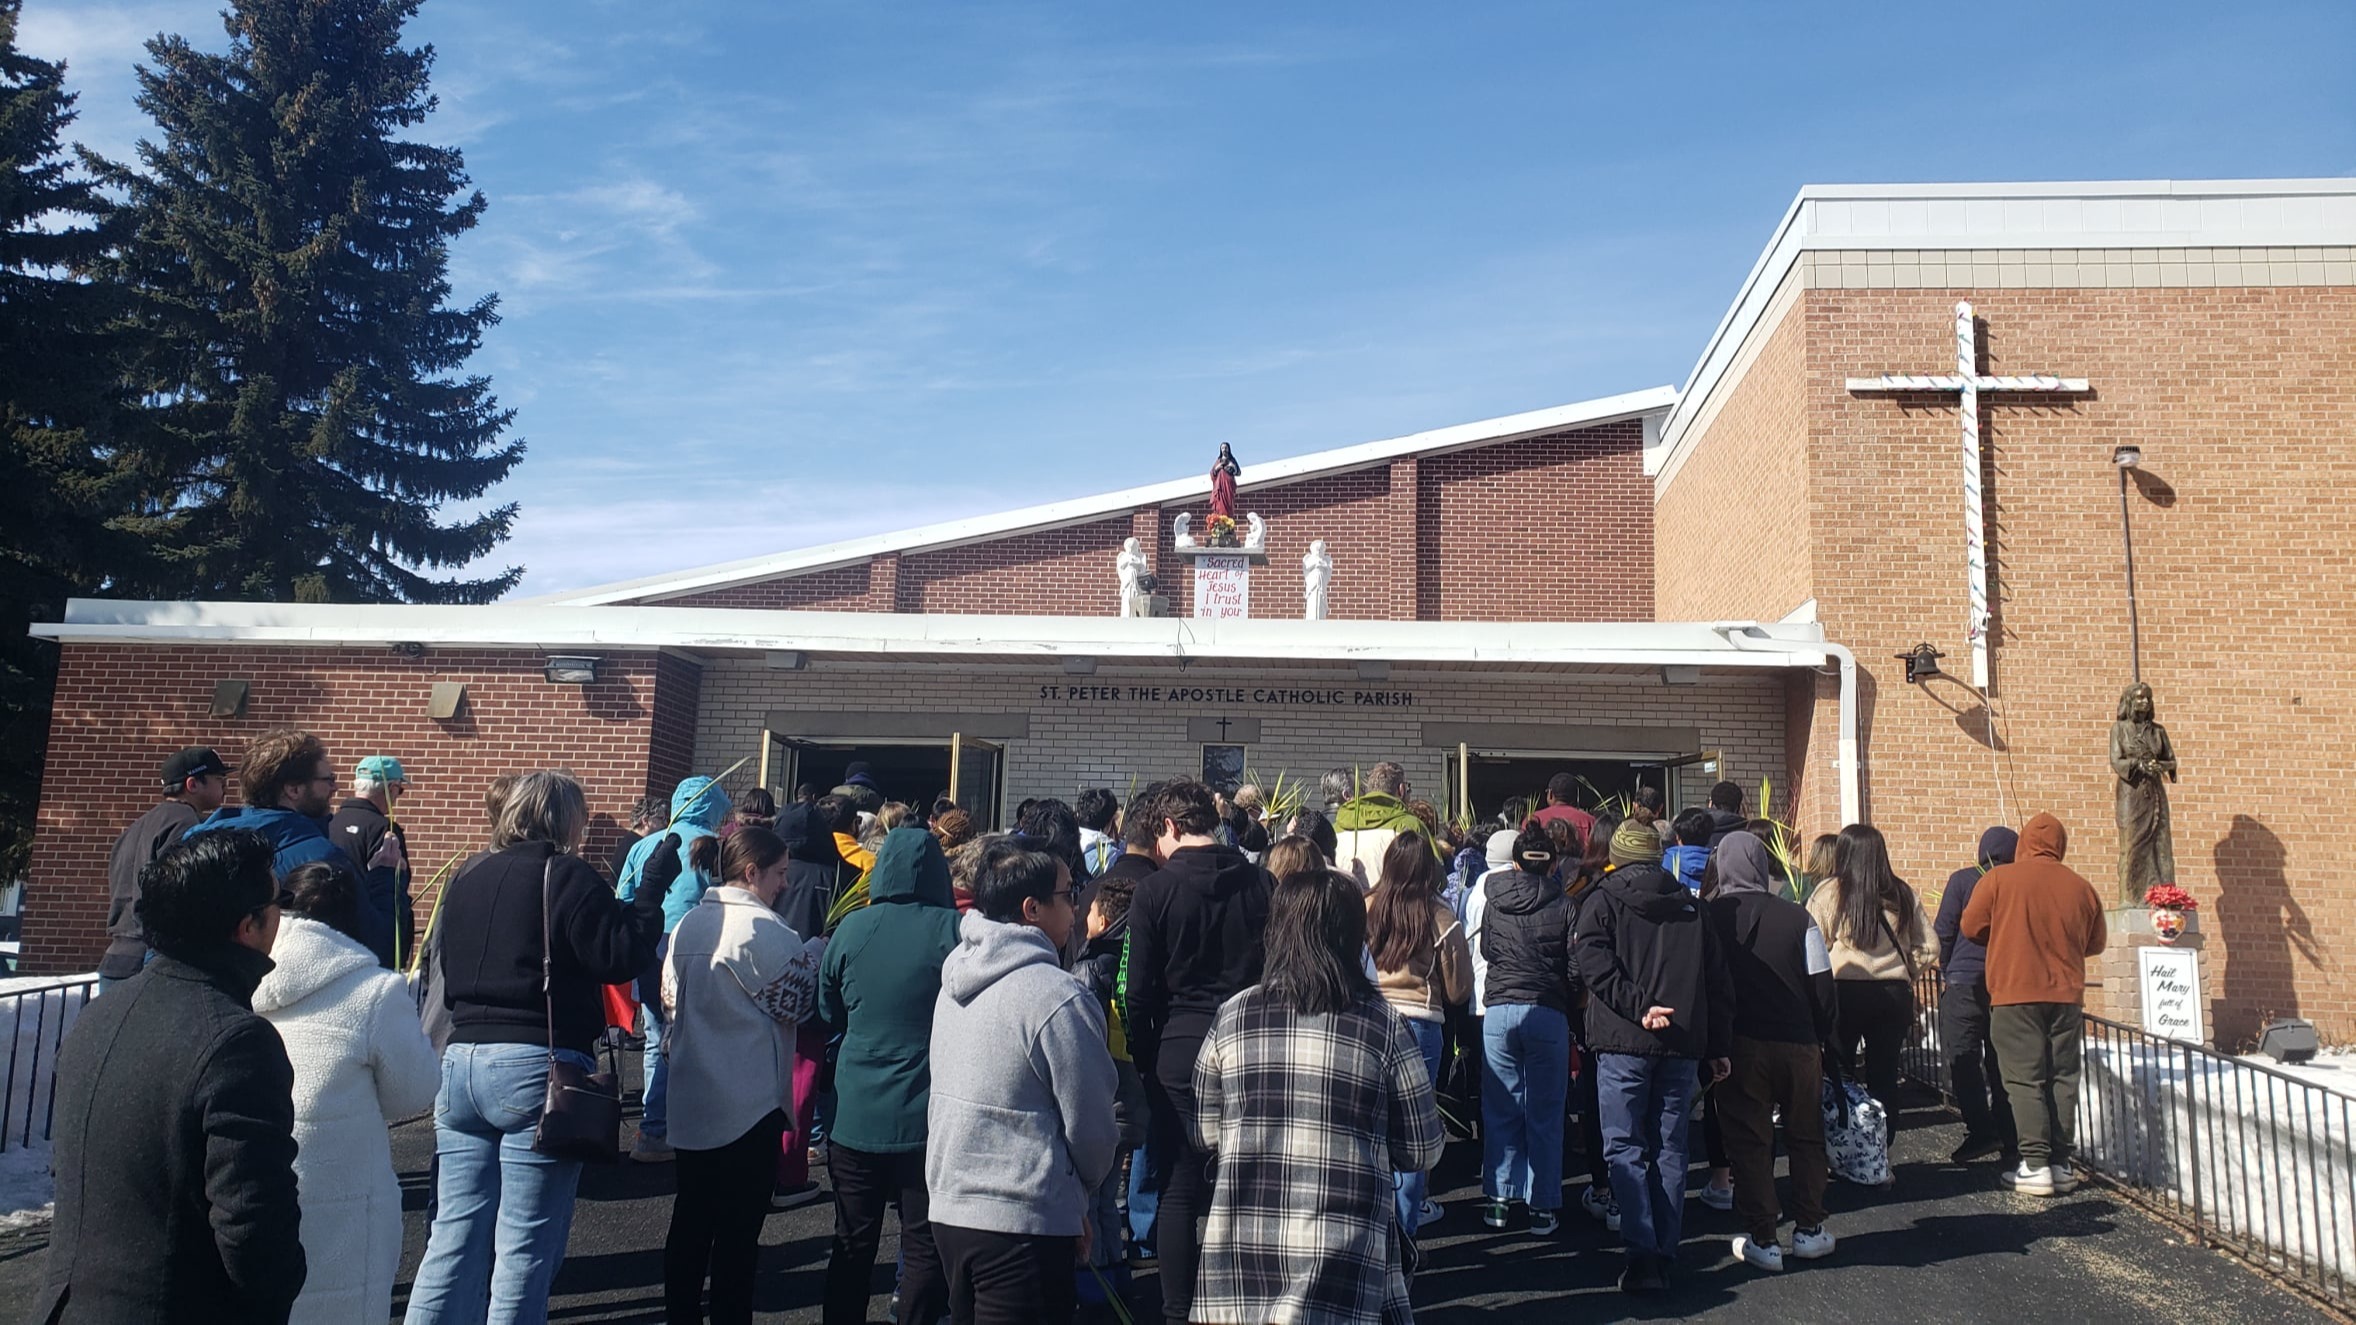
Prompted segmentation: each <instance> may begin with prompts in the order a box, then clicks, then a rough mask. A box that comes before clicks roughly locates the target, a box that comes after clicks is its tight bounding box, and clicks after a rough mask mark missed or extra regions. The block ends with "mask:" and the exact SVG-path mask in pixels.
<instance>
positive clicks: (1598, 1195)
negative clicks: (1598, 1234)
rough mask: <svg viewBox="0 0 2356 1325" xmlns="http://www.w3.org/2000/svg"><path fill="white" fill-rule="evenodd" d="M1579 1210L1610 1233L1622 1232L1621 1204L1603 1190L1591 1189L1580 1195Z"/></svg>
mask: <svg viewBox="0 0 2356 1325" xmlns="http://www.w3.org/2000/svg"><path fill="white" fill-rule="evenodd" d="M1579 1208H1580V1209H1582V1210H1584V1211H1586V1212H1587V1214H1588V1216H1589V1217H1590V1218H1593V1219H1594V1220H1596V1221H1597V1222H1599V1223H1601V1224H1602V1225H1603V1226H1604V1228H1605V1229H1606V1230H1608V1231H1610V1232H1613V1233H1617V1232H1619V1231H1620V1203H1619V1202H1618V1201H1615V1200H1613V1199H1612V1198H1611V1196H1610V1195H1609V1194H1608V1193H1606V1192H1604V1191H1603V1190H1602V1189H1601V1188H1597V1187H1589V1188H1588V1189H1587V1190H1586V1191H1584V1192H1582V1193H1580V1195H1579Z"/></svg>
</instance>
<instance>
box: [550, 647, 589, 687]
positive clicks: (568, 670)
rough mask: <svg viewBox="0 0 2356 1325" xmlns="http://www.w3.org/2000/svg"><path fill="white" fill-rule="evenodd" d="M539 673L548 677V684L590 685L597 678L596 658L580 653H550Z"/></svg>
mask: <svg viewBox="0 0 2356 1325" xmlns="http://www.w3.org/2000/svg"><path fill="white" fill-rule="evenodd" d="M540 674H541V675H542V676H545V677H547V678H548V684H550V685H557V686H585V685H590V684H592V683H594V682H595V681H596V680H597V659H595V658H592V657H588V656H585V655H582V654H571V653H555V654H550V655H549V656H548V663H547V665H546V666H544V667H542V668H541V669H540Z"/></svg>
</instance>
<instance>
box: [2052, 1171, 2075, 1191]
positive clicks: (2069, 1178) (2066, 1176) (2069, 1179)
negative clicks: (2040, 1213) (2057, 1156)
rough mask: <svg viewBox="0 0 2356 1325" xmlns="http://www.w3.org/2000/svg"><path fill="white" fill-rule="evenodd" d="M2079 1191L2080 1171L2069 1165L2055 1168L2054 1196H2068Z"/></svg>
mask: <svg viewBox="0 0 2356 1325" xmlns="http://www.w3.org/2000/svg"><path fill="white" fill-rule="evenodd" d="M2076 1190H2078V1171H2077V1170H2076V1169H2074V1168H2071V1167H2070V1166H2069V1165H2067V1164H2056V1165H2054V1166H2053V1194H2054V1195H2056V1196H2067V1195H2069V1194H2070V1193H2071V1192H2074V1191H2076Z"/></svg>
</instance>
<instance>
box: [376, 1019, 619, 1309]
mask: <svg viewBox="0 0 2356 1325" xmlns="http://www.w3.org/2000/svg"><path fill="white" fill-rule="evenodd" d="M558 1052H559V1053H561V1054H563V1055H564V1057H565V1058H566V1060H567V1061H569V1062H574V1063H578V1064H579V1065H581V1066H582V1067H585V1068H593V1067H595V1066H596V1064H595V1062H594V1061H593V1060H591V1059H590V1057H589V1056H588V1055H587V1054H580V1053H574V1052H572V1051H571V1050H559V1051H558ZM547 1091H548V1051H547V1050H546V1049H543V1048H540V1047H539V1046H537V1045H530V1044H453V1045H451V1046H450V1047H449V1048H448V1049H447V1050H445V1051H444V1052H443V1054H442V1090H441V1094H440V1095H438V1096H436V1097H435V1099H434V1157H435V1159H436V1160H438V1161H439V1162H440V1164H441V1177H440V1185H439V1189H438V1193H437V1195H438V1198H439V1199H438V1201H437V1204H436V1208H435V1211H434V1220H433V1231H432V1233H431V1234H429V1235H428V1237H427V1239H426V1245H425V1260H424V1262H423V1263H422V1264H420V1265H419V1266H418V1267H417V1282H416V1284H415V1285H414V1286H413V1287H412V1288H411V1289H410V1291H409V1314H408V1316H407V1318H406V1319H407V1325H445V1323H446V1322H447V1323H450V1325H455V1323H457V1322H466V1323H467V1325H474V1323H475V1322H491V1323H493V1325H540V1323H541V1322H544V1321H546V1320H547V1319H548V1287H549V1284H550V1283H551V1282H552V1281H553V1280H554V1279H555V1278H556V1270H557V1267H558V1266H560V1265H562V1264H564V1252H565V1242H566V1240H567V1239H568V1238H569V1236H570V1235H571V1233H572V1227H573V1192H574V1190H575V1189H576V1188H577V1187H578V1186H579V1185H580V1181H581V1166H580V1165H579V1164H578V1163H575V1162H573V1161H570V1160H559V1159H550V1158H548V1157H547V1156H545V1155H539V1154H535V1153H533V1151H532V1129H533V1128H534V1127H535V1126H536V1125H537V1124H538V1123H539V1121H540V1109H541V1105H542V1104H543V1102H544V1101H545V1098H546V1095H547Z"/></svg>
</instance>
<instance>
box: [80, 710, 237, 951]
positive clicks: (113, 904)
mask: <svg viewBox="0 0 2356 1325" xmlns="http://www.w3.org/2000/svg"><path fill="white" fill-rule="evenodd" d="M160 777H161V780H162V783H163V787H162V790H163V796H164V798H163V799H162V800H161V801H159V802H157V803H156V806H155V808H154V809H151V810H149V811H148V812H147V813H145V814H143V815H140V816H139V817H138V818H137V819H136V820H134V821H133V822H132V824H131V826H130V827H129V828H126V829H124V830H123V835H122V836H121V837H118V838H116V839H115V846H114V853H113V854H112V855H110V856H109V857H108V858H107V862H106V882H107V904H106V934H107V945H106V956H104V957H103V958H100V959H99V962H98V990H99V992H100V993H105V992H106V991H107V990H109V989H111V988H113V987H114V986H116V985H118V984H120V983H122V982H123V981H125V980H128V979H130V978H131V977H132V976H134V975H137V974H139V969H140V968H141V967H142V966H145V965H146V964H147V935H146V933H145V931H143V930H142V929H141V928H140V925H139V872H140V871H141V870H143V869H146V868H147V866H148V863H149V862H150V861H153V860H154V859H155V858H156V857H157V856H160V855H162V854H163V851H164V848H165V847H168V846H170V845H172V844H173V843H174V842H177V841H179V840H180V835H181V834H182V833H185V832H187V831H188V828H189V826H190V825H191V824H194V823H195V822H196V821H197V820H199V819H202V818H204V817H205V816H206V815H208V814H211V813H212V812H213V811H215V810H217V809H219V808H221V802H222V801H223V800H224V799H226V798H227V796H228V794H229V766H228V765H227V764H225V763H223V762H221V756H219V755H217V754H214V753H213V751H212V749H211V748H210V747H208V746H202V745H192V746H190V747H188V748H187V749H185V750H182V751H180V752H179V753H177V754H175V755H173V756H172V757H171V758H169V759H166V760H165V761H164V766H163V769H162V771H161V774H160Z"/></svg>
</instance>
